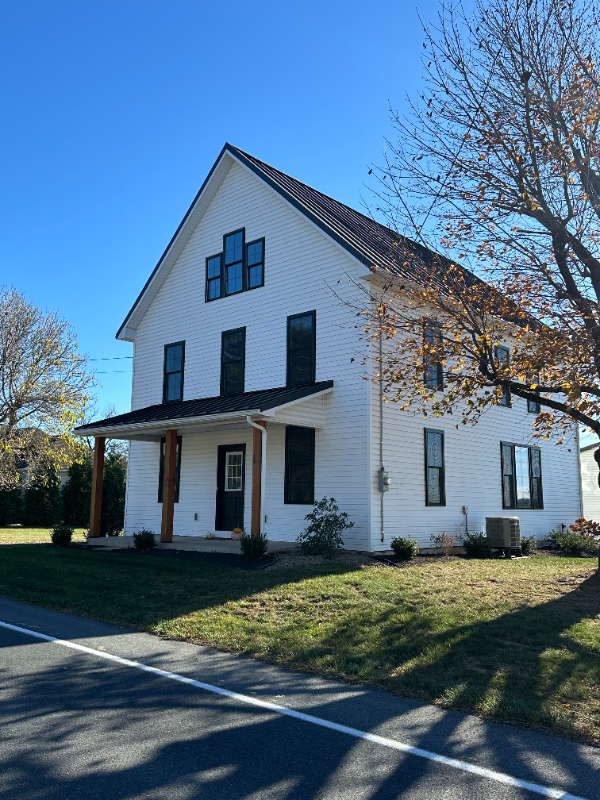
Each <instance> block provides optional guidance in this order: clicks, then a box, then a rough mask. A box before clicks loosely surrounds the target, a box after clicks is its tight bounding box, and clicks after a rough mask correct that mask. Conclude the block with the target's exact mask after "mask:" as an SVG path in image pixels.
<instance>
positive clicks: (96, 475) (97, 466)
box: [90, 436, 106, 539]
mask: <svg viewBox="0 0 600 800" xmlns="http://www.w3.org/2000/svg"><path fill="white" fill-rule="evenodd" d="M105 446H106V438H105V437H104V436H96V439H95V441H94V466H93V472H92V502H91V506H90V538H94V539H95V538H97V537H98V536H100V517H101V515H102V481H103V480H104V449H105Z"/></svg>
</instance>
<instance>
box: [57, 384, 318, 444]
mask: <svg viewBox="0 0 600 800" xmlns="http://www.w3.org/2000/svg"><path fill="white" fill-rule="evenodd" d="M332 389H333V381H320V382H319V383H310V384H304V385H302V386H281V387H277V388H275V389H260V390H259V391H255V392H243V393H242V394H236V395H229V396H226V397H220V396H218V397H202V398H199V399H197V400H183V401H181V402H176V403H160V404H159V405H154V406H147V407H146V408H138V409H136V410H135V411H129V412H128V413H127V414H119V415H117V416H115V417H107V418H106V419H101V420H98V421H96V422H91V423H89V424H87V425H80V426H79V427H78V428H75V430H74V431H73V432H74V433H76V434H78V435H80V436H108V437H110V438H115V439H120V438H123V439H125V438H127V439H129V438H142V437H143V435H144V433H148V434H151V435H152V437H153V438H154V437H155V436H156V435H158V434H161V433H162V431H164V430H165V429H166V428H186V427H189V426H190V425H195V424H198V423H203V422H230V421H231V422H233V421H236V420H237V419H239V418H243V417H245V416H246V415H259V416H260V415H266V416H267V418H268V417H270V416H271V414H272V412H274V411H275V410H277V409H280V408H283V407H286V406H290V405H293V404H295V403H299V402H301V401H302V400H306V399H308V398H311V397H316V396H318V395H321V394H325V393H327V392H330V391H331V390H332ZM269 412H271V413H269ZM144 438H145V437H144Z"/></svg>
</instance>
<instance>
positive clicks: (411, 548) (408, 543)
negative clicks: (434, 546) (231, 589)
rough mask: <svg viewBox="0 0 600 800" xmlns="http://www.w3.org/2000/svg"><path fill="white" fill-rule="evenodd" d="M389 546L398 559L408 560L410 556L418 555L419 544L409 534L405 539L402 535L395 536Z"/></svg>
mask: <svg viewBox="0 0 600 800" xmlns="http://www.w3.org/2000/svg"><path fill="white" fill-rule="evenodd" d="M390 547H391V548H392V550H393V551H394V555H396V556H397V557H398V558H399V559H400V561H410V560H411V558H414V557H415V556H418V555H419V545H418V544H417V543H416V542H415V540H414V539H413V538H412V537H411V536H409V537H408V538H406V539H404V538H403V537H402V536H397V537H396V538H395V539H392V541H391V542H390Z"/></svg>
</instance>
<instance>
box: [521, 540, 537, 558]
mask: <svg viewBox="0 0 600 800" xmlns="http://www.w3.org/2000/svg"><path fill="white" fill-rule="evenodd" d="M534 550H535V536H522V537H521V553H523V555H524V556H528V555H530V554H531V553H533V551H534Z"/></svg>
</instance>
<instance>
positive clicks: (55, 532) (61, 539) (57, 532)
mask: <svg viewBox="0 0 600 800" xmlns="http://www.w3.org/2000/svg"><path fill="white" fill-rule="evenodd" d="M50 538H51V539H52V544H53V545H55V546H56V547H66V546H67V545H69V544H71V539H72V538H73V528H70V527H69V526H68V525H56V526H55V527H54V528H53V529H52V533H51V534H50Z"/></svg>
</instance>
